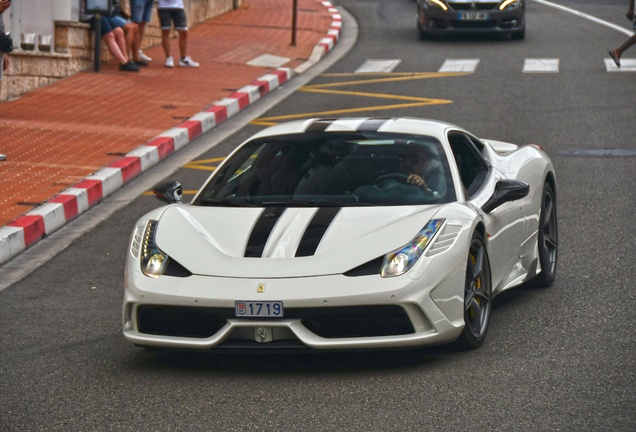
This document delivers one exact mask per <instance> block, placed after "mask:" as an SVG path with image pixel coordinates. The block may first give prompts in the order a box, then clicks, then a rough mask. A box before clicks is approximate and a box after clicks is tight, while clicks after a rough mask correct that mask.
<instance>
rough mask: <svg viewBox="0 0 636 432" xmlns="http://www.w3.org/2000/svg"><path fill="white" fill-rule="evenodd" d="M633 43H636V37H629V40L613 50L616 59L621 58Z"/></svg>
mask: <svg viewBox="0 0 636 432" xmlns="http://www.w3.org/2000/svg"><path fill="white" fill-rule="evenodd" d="M635 43H636V35H634V36H632V37H630V38H629V39H627V40H626V41H625V43H624V44H623V45H621V46H620V47H618V48H616V49H615V50H614V54H615V55H616V57H618V58H621V57H622V56H623V53H624V52H625V51H626V50H627V48H629V47H631V46H632V45H634V44H635Z"/></svg>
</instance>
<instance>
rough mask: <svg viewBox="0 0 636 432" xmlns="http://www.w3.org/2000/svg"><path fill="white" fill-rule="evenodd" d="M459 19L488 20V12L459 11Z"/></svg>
mask: <svg viewBox="0 0 636 432" xmlns="http://www.w3.org/2000/svg"><path fill="white" fill-rule="evenodd" d="M457 19H458V20H466V21H478V20H487V19H488V13H487V12H459V13H458V14H457Z"/></svg>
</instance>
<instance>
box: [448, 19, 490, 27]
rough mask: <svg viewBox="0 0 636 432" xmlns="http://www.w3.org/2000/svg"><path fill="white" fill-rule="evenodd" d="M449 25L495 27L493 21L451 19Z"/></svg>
mask: <svg viewBox="0 0 636 432" xmlns="http://www.w3.org/2000/svg"><path fill="white" fill-rule="evenodd" d="M450 23H451V26H453V27H455V28H492V27H496V25H497V23H496V22H495V21H456V20H451V22H450Z"/></svg>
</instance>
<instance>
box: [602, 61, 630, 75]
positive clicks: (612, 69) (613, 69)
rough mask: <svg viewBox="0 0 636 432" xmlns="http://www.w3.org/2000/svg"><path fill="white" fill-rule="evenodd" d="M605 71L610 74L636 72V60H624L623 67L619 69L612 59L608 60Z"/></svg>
mask: <svg viewBox="0 0 636 432" xmlns="http://www.w3.org/2000/svg"><path fill="white" fill-rule="evenodd" d="M604 60H605V69H606V70H607V71H608V72H636V59H633V58H632V59H629V58H622V59H621V67H620V68H619V67H618V66H616V63H614V60H612V59H611V58H606V59H604Z"/></svg>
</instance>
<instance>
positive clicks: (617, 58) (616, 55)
mask: <svg viewBox="0 0 636 432" xmlns="http://www.w3.org/2000/svg"><path fill="white" fill-rule="evenodd" d="M625 16H626V17H627V19H628V20H630V21H631V22H632V28H633V29H634V31H636V21H634V0H629V10H628V11H627V14H625ZM635 43H636V34H633V35H632V37H630V38H629V39H627V40H626V41H625V43H624V44H623V45H621V46H620V47H618V48H616V49H615V50H611V51H610V52H609V55H610V57H611V58H612V60H614V63H616V66H618V67H619V68H620V67H621V57H622V56H623V53H624V52H625V51H626V50H627V48H629V47H631V46H632V45H634V44H635Z"/></svg>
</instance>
